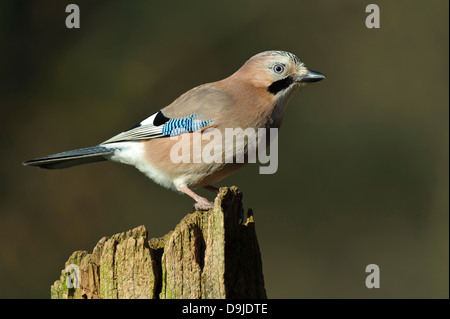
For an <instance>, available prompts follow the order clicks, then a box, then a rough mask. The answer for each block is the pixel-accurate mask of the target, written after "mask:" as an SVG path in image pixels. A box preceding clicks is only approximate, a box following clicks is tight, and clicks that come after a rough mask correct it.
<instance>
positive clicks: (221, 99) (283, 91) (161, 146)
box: [23, 51, 325, 209]
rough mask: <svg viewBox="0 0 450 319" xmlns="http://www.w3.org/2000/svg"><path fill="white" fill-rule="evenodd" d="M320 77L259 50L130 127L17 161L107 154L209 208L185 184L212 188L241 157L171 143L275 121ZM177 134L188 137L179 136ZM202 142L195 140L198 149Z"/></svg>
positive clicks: (51, 162) (66, 161)
mask: <svg viewBox="0 0 450 319" xmlns="http://www.w3.org/2000/svg"><path fill="white" fill-rule="evenodd" d="M324 78H325V76H324V75H323V74H321V73H319V72H315V71H311V70H308V69H307V68H306V67H305V66H304V64H303V63H302V62H301V61H300V60H299V58H298V57H297V56H295V55H294V54H292V53H289V52H284V51H266V52H262V53H259V54H257V55H255V56H253V57H252V58H250V59H249V60H248V61H247V62H245V64H244V65H243V66H242V67H241V68H240V69H239V70H237V71H236V72H235V73H234V74H232V75H231V76H229V77H228V78H226V79H223V80H221V81H217V82H212V83H207V84H203V85H200V86H197V87H195V88H193V89H191V90H189V91H187V92H186V93H184V94H183V95H181V96H180V97H179V98H177V99H176V100H175V101H173V102H172V103H171V104H169V105H168V106H166V107H165V108H163V109H161V110H159V111H158V112H156V113H154V114H153V115H151V116H150V117H148V118H146V119H145V120H143V121H142V122H140V123H138V124H137V125H136V126H134V127H133V128H131V129H129V130H127V131H125V132H122V133H120V134H118V135H116V136H114V137H112V138H110V139H108V140H107V141H105V142H103V143H100V144H99V145H97V146H93V147H87V148H81V149H76V150H71V151H67V152H62V153H57V154H53V155H48V156H45V157H41V158H37V159H33V160H29V161H26V162H24V163H23V164H24V165H26V166H37V167H40V168H45V169H60V168H67V167H72V166H76V165H81V164H86V163H93V162H99V161H104V160H112V161H115V162H120V163H124V164H128V165H133V166H135V167H136V168H137V169H138V170H140V171H141V172H142V173H144V174H145V175H147V176H148V177H150V178H151V179H152V180H153V181H155V182H156V183H158V184H160V185H162V186H165V187H167V188H171V189H174V190H178V191H180V192H183V193H185V194H187V195H189V196H190V197H192V198H193V199H194V200H195V201H196V204H195V205H194V206H195V208H196V209H210V208H212V207H213V204H212V203H211V202H210V201H208V200H207V199H206V198H204V197H201V196H199V195H198V194H196V193H195V192H194V191H193V190H192V189H193V188H198V187H204V188H206V189H208V190H212V191H217V189H216V188H215V187H214V186H212V184H214V183H216V182H218V181H220V180H222V179H223V178H224V177H226V176H228V175H230V174H231V173H233V172H235V171H236V170H238V169H240V168H242V167H243V166H244V165H246V164H247V162H248V160H245V161H243V162H240V163H238V162H233V161H225V160H223V161H213V162H210V161H209V162H205V161H188V162H185V161H183V162H177V163H175V162H174V161H173V160H172V159H171V151H172V152H173V148H174V146H175V144H177V143H182V144H183V143H184V144H186V143H188V144H186V145H182V147H184V146H186V147H187V149H188V150H189V151H190V152H191V153H195V151H197V152H198V151H199V149H198V148H197V149H195V148H194V146H193V145H191V144H192V143H191V136H192V135H194V134H196V133H202V134H206V133H207V132H208V131H209V130H210V129H216V130H219V132H224V131H225V129H226V128H242V129H246V128H252V129H255V130H256V129H261V128H276V129H278V128H279V127H280V125H281V122H282V119H283V115H284V112H285V108H286V104H287V102H288V100H289V98H290V97H291V96H292V94H293V93H294V92H295V91H296V90H297V89H298V88H299V87H300V86H302V85H303V84H304V83H309V82H316V81H320V80H322V79H324ZM182 136H183V137H189V138H187V139H186V138H184V139H182V141H181V142H180V139H179V138H180V137H182ZM174 137H175V138H174ZM177 138H178V139H177ZM202 140H203V138H202ZM206 140H208V138H206ZM212 143H213V144H214V145H215V146H222V145H223V141H216V139H213V142H212ZM214 145H213V146H214ZM177 147H180V145H177ZM204 147H205V145H203V143H202V144H201V148H200V150H202V149H203V148H204ZM209 147H211V145H210V146H209ZM225 147H226V146H225ZM249 147H250V146H249V145H244V148H241V150H240V151H238V150H237V148H236V149H235V150H234V151H235V153H234V154H233V156H235V157H238V156H242V155H243V154H237V152H241V153H242V152H244V153H246V152H247V151H248V148H249ZM218 149H219V151H220V152H222V153H221V154H219V155H220V156H221V157H222V158H225V151H226V149H225V148H218ZM193 155H194V156H195V154H193ZM244 156H245V154H244Z"/></svg>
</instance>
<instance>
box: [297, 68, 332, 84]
mask: <svg viewBox="0 0 450 319" xmlns="http://www.w3.org/2000/svg"><path fill="white" fill-rule="evenodd" d="M323 79H326V77H325V75H324V74H322V73H320V72H317V71H313V70H309V71H308V74H307V75H303V76H299V77H298V78H297V82H302V83H311V82H318V81H320V80H323Z"/></svg>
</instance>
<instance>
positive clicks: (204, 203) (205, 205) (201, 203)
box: [178, 186, 214, 210]
mask: <svg viewBox="0 0 450 319" xmlns="http://www.w3.org/2000/svg"><path fill="white" fill-rule="evenodd" d="M178 190H179V191H181V192H183V193H185V194H186V195H188V196H190V197H191V198H193V199H194V200H195V201H196V202H197V203H195V204H194V208H195V209H203V210H208V209H213V208H214V204H213V203H211V202H210V201H209V200H207V199H206V198H204V197H201V196H200V195H197V194H196V193H194V192H193V191H192V190H191V189H189V188H188V187H187V186H183V187H180V188H179V189H178Z"/></svg>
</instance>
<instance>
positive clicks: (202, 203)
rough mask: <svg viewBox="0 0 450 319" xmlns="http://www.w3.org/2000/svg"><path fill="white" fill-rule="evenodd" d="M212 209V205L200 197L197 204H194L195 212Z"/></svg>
mask: <svg viewBox="0 0 450 319" xmlns="http://www.w3.org/2000/svg"><path fill="white" fill-rule="evenodd" d="M213 208H214V203H212V202H210V201H209V200H207V199H206V198H203V197H200V198H199V199H198V200H197V203H195V204H194V209H195V210H210V209H213Z"/></svg>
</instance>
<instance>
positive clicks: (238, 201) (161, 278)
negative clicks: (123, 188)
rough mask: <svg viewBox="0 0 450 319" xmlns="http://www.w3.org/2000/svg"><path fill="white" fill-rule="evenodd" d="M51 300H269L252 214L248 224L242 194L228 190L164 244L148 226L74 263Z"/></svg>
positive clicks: (77, 255) (106, 241)
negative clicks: (152, 234)
mask: <svg viewBox="0 0 450 319" xmlns="http://www.w3.org/2000/svg"><path fill="white" fill-rule="evenodd" d="M51 298H56V299H70V298H74V299H98V298H102V299H117V298H152V299H157V298H161V299H181V298H193V299H218V298H221V299H222V298H267V296H266V291H265V288H264V278H263V272H262V262H261V254H260V251H259V246H258V241H257V238H256V232H255V223H254V220H253V213H252V211H251V210H250V209H249V211H248V213H247V216H246V218H245V219H244V210H243V207H242V193H241V192H239V190H238V189H237V187H235V186H233V187H230V188H227V187H222V188H221V189H220V192H219V194H218V195H217V197H216V199H215V201H214V209H212V210H210V211H196V212H194V213H192V214H189V215H187V216H185V217H184V218H183V219H182V220H181V222H180V223H179V224H178V225H177V226H176V227H175V229H174V230H173V231H171V232H170V233H168V234H167V235H165V236H163V237H161V238H153V239H150V240H149V239H148V232H147V229H146V228H145V226H139V227H136V228H134V229H132V230H129V231H127V232H123V233H119V234H115V235H113V236H111V237H103V238H102V239H101V240H100V241H99V242H98V243H97V245H96V246H95V247H94V249H93V251H92V253H88V252H87V251H76V252H74V253H73V254H72V256H70V258H69V260H68V261H67V262H66V267H65V269H64V270H63V271H62V272H61V277H60V279H59V280H57V281H55V283H54V284H53V285H52V286H51Z"/></svg>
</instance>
